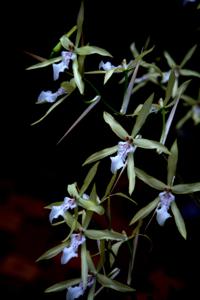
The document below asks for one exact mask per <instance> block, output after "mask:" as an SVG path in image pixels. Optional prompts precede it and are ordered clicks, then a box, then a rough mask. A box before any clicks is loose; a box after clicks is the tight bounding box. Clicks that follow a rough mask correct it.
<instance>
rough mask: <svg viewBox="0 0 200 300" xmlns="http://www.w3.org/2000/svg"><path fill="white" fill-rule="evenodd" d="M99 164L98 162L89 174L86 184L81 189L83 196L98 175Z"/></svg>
mask: <svg viewBox="0 0 200 300" xmlns="http://www.w3.org/2000/svg"><path fill="white" fill-rule="evenodd" d="M98 165H99V162H97V163H96V164H95V165H94V166H93V167H92V168H91V169H90V170H89V172H88V174H87V176H86V177H85V180H84V183H83V185H82V187H81V189H80V195H83V193H84V192H85V191H86V190H87V188H88V186H89V185H90V183H91V182H92V180H93V179H94V177H95V175H96V173H97V168H98Z"/></svg>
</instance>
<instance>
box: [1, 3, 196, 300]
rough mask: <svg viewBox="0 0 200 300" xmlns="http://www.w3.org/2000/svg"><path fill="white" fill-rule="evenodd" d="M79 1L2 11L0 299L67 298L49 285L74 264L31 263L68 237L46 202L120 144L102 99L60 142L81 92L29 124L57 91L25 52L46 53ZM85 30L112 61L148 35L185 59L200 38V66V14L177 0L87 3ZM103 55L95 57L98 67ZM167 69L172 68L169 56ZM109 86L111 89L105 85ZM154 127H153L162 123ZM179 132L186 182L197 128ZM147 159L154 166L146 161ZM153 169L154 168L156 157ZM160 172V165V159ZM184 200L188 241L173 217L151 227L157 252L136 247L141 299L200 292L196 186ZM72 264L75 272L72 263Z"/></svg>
mask: <svg viewBox="0 0 200 300" xmlns="http://www.w3.org/2000/svg"><path fill="white" fill-rule="evenodd" d="M79 6H80V1H67V0H66V1H60V0H58V1H56V2H52V3H47V4H44V3H43V2H42V1H40V2H39V1H34V2H28V1H27V2H26V3H22V2H19V1H18V2H17V4H16V3H12V4H7V5H5V7H4V9H3V11H2V12H3V15H4V19H2V20H3V21H1V22H2V24H1V30H2V34H1V36H2V38H1V53H2V54H1V58H2V59H1V72H2V76H1V77H2V79H1V80H2V85H1V110H0V111H1V124H0V125H1V127H0V128H1V131H0V134H1V166H0V197H1V200H0V201H1V202H0V205H1V208H0V237H1V251H0V253H1V258H0V277H1V280H2V283H1V286H2V287H3V291H2V292H1V293H2V295H4V298H2V297H1V298H2V299H9V298H10V297H13V296H17V297H20V298H22V299H25V298H27V297H28V298H29V299H35V298H37V299H51V298H52V299H64V297H65V295H63V294H62V293H58V294H56V295H45V294H43V290H44V289H45V288H46V287H48V286H49V285H51V284H53V283H55V282H57V281H61V280H65V276H66V277H68V276H69V277H70V276H71V275H70V274H69V272H72V273H73V270H72V271H71V269H70V265H69V266H64V267H63V266H62V267H61V266H60V264H59V259H57V258H55V259H53V260H51V261H48V262H41V263H35V260H36V259H37V257H38V256H40V255H41V254H42V253H43V252H44V251H46V250H47V249H48V248H50V247H52V246H53V245H55V244H56V242H59V241H60V240H61V239H62V234H61V233H59V231H58V230H56V229H55V228H52V227H51V226H50V225H49V223H48V212H47V211H46V210H44V209H43V207H44V206H45V205H47V204H48V203H51V202H54V201H58V199H59V201H61V200H62V199H63V195H65V194H66V187H67V184H68V183H72V182H74V181H76V180H79V179H80V178H82V177H81V176H82V173H83V174H84V175H85V171H82V170H81V171H79V170H80V168H81V164H82V163H83V161H84V160H85V159H86V157H87V156H88V155H90V154H91V153H92V152H94V151H96V150H98V149H100V147H101V148H104V147H108V146H110V145H113V143H116V139H115V137H110V135H109V133H107V131H106V129H107V127H106V126H105V125H102V124H103V122H102V111H103V110H107V107H106V106H105V105H104V104H99V106H98V107H97V108H95V111H94V113H93V114H92V113H91V114H89V115H88V117H87V120H84V121H83V122H82V124H81V125H79V126H77V128H76V129H75V130H74V132H72V133H71V134H70V135H69V136H68V137H67V138H66V139H65V140H64V141H63V142H62V143H61V144H59V145H57V142H58V140H59V139H60V138H61V137H62V135H63V134H64V133H65V131H66V130H67V129H68V128H69V126H70V125H71V124H72V123H73V122H74V120H75V119H76V118H77V117H78V116H79V114H80V113H81V112H82V111H83V109H85V108H86V105H85V104H84V102H79V99H78V94H76V95H75V96H74V97H72V99H71V100H69V101H68V100H67V101H66V103H64V104H62V105H61V106H60V107H58V108H57V109H56V110H55V111H54V112H53V113H52V114H51V115H49V117H47V118H46V119H45V120H44V121H43V122H41V123H40V124H38V125H35V126H30V124H31V123H32V122H34V121H35V120H36V119H38V118H39V117H40V116H41V115H42V114H43V113H44V112H45V111H46V109H47V107H48V105H44V106H37V105H35V102H36V99H37V96H38V94H39V92H40V91H41V90H43V89H48V88H49V89H51V86H52V73H51V72H50V71H49V70H47V69H44V70H39V71H38V70H37V71H26V70H25V69H26V68H27V67H28V66H30V65H32V64H34V63H35V62H36V61H35V60H34V59H33V58H31V57H30V56H29V55H27V54H26V53H25V52H24V51H29V52H31V53H34V54H37V55H40V56H42V57H48V56H49V54H50V52H51V49H52V47H53V46H54V45H55V44H56V43H57V41H58V39H59V37H60V36H61V35H62V34H63V33H65V32H66V31H68V30H69V29H70V28H71V27H72V26H73V25H74V24H75V22H76V16H77V12H78V9H79ZM84 30H85V39H86V41H88V42H89V43H90V44H91V45H96V46H99V47H102V48H105V49H107V50H108V51H109V52H111V53H112V54H113V63H114V64H116V65H117V64H120V63H121V61H122V59H123V58H124V57H126V58H127V60H129V59H131V55H130V51H129V46H130V44H131V43H132V42H133V41H135V43H136V46H137V48H138V49H141V48H142V47H143V45H144V43H145V41H146V39H147V38H148V37H150V43H151V45H155V50H154V53H155V56H157V57H160V56H161V55H162V53H163V51H164V50H167V51H168V52H169V53H170V54H171V55H172V57H173V58H174V59H175V61H177V62H180V61H181V59H182V58H183V56H184V55H185V53H186V52H187V51H188V49H190V48H191V47H192V46H193V45H194V44H198V48H197V51H196V53H195V55H194V57H193V59H192V60H191V62H190V67H191V69H195V70H198V71H200V67H199V30H200V13H199V11H197V10H196V3H188V4H187V5H183V2H182V1H181V0H180V1H178V0H177V1H145V0H142V1H139V0H138V1H134V0H132V1H130V0H124V1H118V2H117V3H116V1H104V0H101V1H92V0H86V1H85V23H84ZM92 59H93V58H92ZM92 62H93V61H92ZM98 62H99V60H97V59H96V60H95V59H94V63H95V64H96V66H98ZM161 64H162V63H161ZM163 66H164V67H166V70H167V66H166V65H165V63H164V62H163ZM100 81H101V82H102V78H100ZM101 82H96V84H97V85H98V86H99V87H100V88H102V87H103V86H102V84H101ZM195 84H196V85H194V86H193V88H194V90H192V89H191V90H190V91H191V94H192V95H193V96H194V97H196V96H197V92H198V90H197V87H198V85H199V81H196V83H195ZM111 87H112V86H110V88H111ZM107 89H108V91H109V85H108V88H107ZM112 93H113V90H112ZM108 100H109V101H110V102H111V104H112V105H113V106H114V107H116V108H117V107H118V106H119V105H120V101H121V98H119V97H118V94H117V92H116V93H115V94H112V97H110V98H109V99H108ZM101 122H102V123H101ZM102 126H103V127H102ZM102 128H103V129H102ZM152 128H153V131H154V132H155V129H156V127H152ZM104 129H105V131H104ZM100 130H102V131H100ZM83 131H85V132H87V133H88V134H87V136H85V135H83ZM94 131H95V132H94ZM177 134H178V137H179V143H180V144H182V145H184V147H183V148H182V149H183V150H180V151H181V152H180V161H181V163H179V166H178V167H179V171H180V174H181V177H182V178H183V180H184V181H185V182H193V181H199V166H200V164H199V150H200V148H199V145H198V140H197V139H198V138H197V137H198V136H199V126H197V127H195V128H194V126H193V124H192V122H190V121H189V122H188V123H187V124H186V125H185V126H184V130H182V131H180V132H178V133H177ZM102 137H103V138H102ZM102 145H103V146H102ZM74 155H75V157H76V159H75V160H74ZM139 158H140V157H138V163H139V164H140V162H139ZM142 159H143V160H144V163H145V162H147V163H148V161H147V160H148V158H145V157H144V158H142ZM148 168H149V171H150V172H151V165H150V164H149V166H148V165H147V169H148ZM154 169H155V170H156V169H158V168H157V166H156V167H155V168H154ZM87 170H88V169H87ZM155 172H156V171H155ZM77 173H78V174H79V175H78V178H77ZM105 176H106V174H105ZM162 176H163V174H162ZM149 193H150V194H149V195H150V196H151V192H150V191H149ZM195 195H196V194H195ZM184 199H185V203H186V204H185V206H183V207H182V212H183V214H184V217H185V220H186V222H187V226H188V227H187V228H188V231H189V237H188V240H187V241H183V240H182V238H181V237H179V235H178V233H177V231H176V230H174V228H175V227H174V223H172V222H171V223H169V224H168V226H166V228H164V229H163V228H162V231H161V230H160V229H157V227H156V226H155V228H154V226H153V227H152V228H151V230H152V231H151V237H152V240H153V243H154V247H153V251H149V250H144V248H145V249H149V248H148V245H146V244H145V243H144V245H143V242H141V249H140V248H139V250H141V254H140V255H141V257H140V256H139V259H138V263H137V264H136V270H135V275H134V276H135V285H136V288H138V292H137V299H154V300H156V299H159V300H162V299H179V297H180V299H186V298H188V297H190V298H191V299H192V298H194V295H195V294H196V293H197V292H198V283H197V280H196V279H195V276H194V274H195V272H196V271H197V272H198V266H199V259H198V253H199V252H198V251H199V248H198V246H197V245H198V242H199V239H198V230H197V229H196V228H199V225H200V224H199V210H198V205H196V204H197V203H198V193H197V196H195V198H194V197H193V198H192V201H190V203H192V205H191V204H190V205H188V203H189V200H188V198H187V197H184ZM118 222H119V223H120V221H118ZM121 222H122V223H123V219H122V220H121ZM142 246H144V247H142ZM139 253H140V252H139ZM73 267H74V269H76V266H73ZM197 278H198V273H197ZM159 293H160V294H159ZM148 295H150V296H148ZM122 297H123V295H122ZM142 297H143V298H142ZM148 297H149V298H148Z"/></svg>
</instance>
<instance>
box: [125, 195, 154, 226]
mask: <svg viewBox="0 0 200 300" xmlns="http://www.w3.org/2000/svg"><path fill="white" fill-rule="evenodd" d="M159 201H160V199H159V197H157V198H156V199H154V200H153V201H151V202H150V203H149V204H147V205H146V206H145V207H143V208H142V209H140V210H139V211H138V212H137V213H136V214H135V215H134V217H133V218H132V220H131V222H130V225H133V224H134V223H136V222H137V221H139V220H140V219H144V218H146V217H147V216H148V215H149V214H150V213H151V212H152V211H153V210H154V209H155V208H156V206H157V205H158V203H159Z"/></svg>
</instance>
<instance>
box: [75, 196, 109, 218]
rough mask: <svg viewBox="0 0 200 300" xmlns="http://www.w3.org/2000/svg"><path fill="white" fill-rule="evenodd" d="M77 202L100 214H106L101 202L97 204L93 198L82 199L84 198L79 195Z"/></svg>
mask: <svg viewBox="0 0 200 300" xmlns="http://www.w3.org/2000/svg"><path fill="white" fill-rule="evenodd" d="M77 202H78V205H80V206H81V207H83V208H85V209H87V210H90V211H94V212H96V213H97V214H99V215H103V214H104V208H103V207H102V206H101V205H99V204H95V203H94V202H93V201H91V200H86V199H82V198H80V197H79V199H78V200H77Z"/></svg>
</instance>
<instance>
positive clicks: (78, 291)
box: [66, 284, 85, 300]
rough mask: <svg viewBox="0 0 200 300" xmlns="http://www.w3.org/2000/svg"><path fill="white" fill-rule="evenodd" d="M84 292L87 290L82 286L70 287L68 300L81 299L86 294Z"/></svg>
mask: <svg viewBox="0 0 200 300" xmlns="http://www.w3.org/2000/svg"><path fill="white" fill-rule="evenodd" d="M84 292H85V289H84V288H83V286H82V284H80V285H78V286H75V287H69V288H68V291H67V297H66V300H74V299H76V298H79V297H80V296H82V295H83V294H84Z"/></svg>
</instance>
